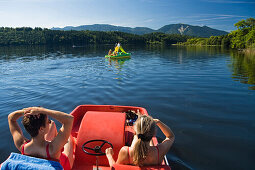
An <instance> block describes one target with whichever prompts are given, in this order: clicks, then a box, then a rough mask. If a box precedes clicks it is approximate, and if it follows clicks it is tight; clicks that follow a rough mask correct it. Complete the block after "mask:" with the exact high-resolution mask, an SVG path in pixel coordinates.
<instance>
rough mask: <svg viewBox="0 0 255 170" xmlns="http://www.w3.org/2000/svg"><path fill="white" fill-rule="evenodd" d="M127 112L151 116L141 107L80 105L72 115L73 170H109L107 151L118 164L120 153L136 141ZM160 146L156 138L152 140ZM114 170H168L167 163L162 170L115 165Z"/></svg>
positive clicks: (154, 167) (157, 167)
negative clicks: (111, 152) (112, 153)
mask: <svg viewBox="0 0 255 170" xmlns="http://www.w3.org/2000/svg"><path fill="white" fill-rule="evenodd" d="M128 110H133V111H137V110H139V112H140V114H142V115H148V113H147V111H146V110H145V109H144V108H142V107H132V106H114V105H80V106H78V107H77V108H75V109H74V110H73V111H72V113H71V115H73V116H74V124H73V129H72V136H73V137H74V138H75V139H76V140H75V141H76V150H75V160H74V164H73V168H72V169H75V170H76V169H88V170H89V169H93V170H94V169H100V170H106V169H107V170H109V169H110V167H109V163H108V160H107V158H106V156H105V154H104V152H105V149H106V148H108V147H112V148H113V151H114V153H115V154H114V159H115V160H117V156H118V153H119V150H120V149H121V148H122V147H123V146H125V145H127V146H130V144H131V142H132V138H133V128H132V126H131V125H130V124H128V123H127V121H128V120H126V113H125V112H127V111H128ZM152 141H153V144H154V145H157V144H158V141H157V138H156V137H153V138H152ZM113 169H116V170H117V169H121V170H125V169H126V170H140V169H150V170H153V169H157V170H158V169H162V170H163V169H168V170H170V169H171V168H170V166H169V165H168V162H167V159H166V157H165V159H164V160H163V161H162V163H161V165H159V166H144V167H139V166H132V165H119V164H115V165H114V166H113Z"/></svg>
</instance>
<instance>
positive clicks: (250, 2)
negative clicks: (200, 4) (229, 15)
mask: <svg viewBox="0 0 255 170" xmlns="http://www.w3.org/2000/svg"><path fill="white" fill-rule="evenodd" d="M203 1H206V2H213V3H226V4H255V2H254V1H224V0H203Z"/></svg>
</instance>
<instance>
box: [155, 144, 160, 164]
mask: <svg viewBox="0 0 255 170" xmlns="http://www.w3.org/2000/svg"><path fill="white" fill-rule="evenodd" d="M156 148H157V151H158V164H160V162H159V149H158V146H156Z"/></svg>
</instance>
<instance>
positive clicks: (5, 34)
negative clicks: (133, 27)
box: [0, 27, 191, 46]
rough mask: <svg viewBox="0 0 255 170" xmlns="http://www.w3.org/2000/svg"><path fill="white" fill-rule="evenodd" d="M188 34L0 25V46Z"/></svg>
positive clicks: (147, 40) (173, 39)
mask: <svg viewBox="0 0 255 170" xmlns="http://www.w3.org/2000/svg"><path fill="white" fill-rule="evenodd" d="M188 38H191V37H190V36H185V35H184V36H183V35H178V34H164V33H151V34H145V35H134V34H129V33H124V32H118V31H109V32H103V31H74V30H71V31H61V30H51V29H47V28H44V29H43V28H39V27H36V28H30V27H21V28H10V27H0V46H5V45H86V44H115V43H116V42H120V43H122V44H175V43H177V42H185V41H187V39H188Z"/></svg>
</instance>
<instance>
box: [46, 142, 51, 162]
mask: <svg viewBox="0 0 255 170" xmlns="http://www.w3.org/2000/svg"><path fill="white" fill-rule="evenodd" d="M49 145H50V144H49V143H48V144H47V145H46V153H47V159H48V160H49V159H51V157H50V152H49Z"/></svg>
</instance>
